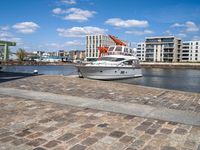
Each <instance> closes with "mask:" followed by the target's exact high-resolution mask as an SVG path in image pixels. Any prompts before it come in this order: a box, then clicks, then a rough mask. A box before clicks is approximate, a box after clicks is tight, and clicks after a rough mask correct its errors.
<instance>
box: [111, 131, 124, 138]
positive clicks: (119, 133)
mask: <svg viewBox="0 0 200 150" xmlns="http://www.w3.org/2000/svg"><path fill="white" fill-rule="evenodd" d="M124 134H125V132H122V131H113V132H111V133H110V134H109V136H111V137H114V138H120V137H121V136H122V135H124Z"/></svg>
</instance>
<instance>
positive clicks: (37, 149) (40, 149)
mask: <svg viewBox="0 0 200 150" xmlns="http://www.w3.org/2000/svg"><path fill="white" fill-rule="evenodd" d="M33 150H46V149H45V148H42V147H36V148H34V149H33Z"/></svg>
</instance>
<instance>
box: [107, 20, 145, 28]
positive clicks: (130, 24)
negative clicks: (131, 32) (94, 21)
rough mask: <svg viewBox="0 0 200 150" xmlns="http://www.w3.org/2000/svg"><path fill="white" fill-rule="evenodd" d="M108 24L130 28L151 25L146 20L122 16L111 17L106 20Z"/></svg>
mask: <svg viewBox="0 0 200 150" xmlns="http://www.w3.org/2000/svg"><path fill="white" fill-rule="evenodd" d="M105 23H106V24H109V25H111V26H115V27H121V28H129V27H147V26H148V25H149V23H148V21H146V20H134V19H133V20H122V19H120V18H110V19H108V20H106V22H105Z"/></svg>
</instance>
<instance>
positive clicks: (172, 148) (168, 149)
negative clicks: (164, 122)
mask: <svg viewBox="0 0 200 150" xmlns="http://www.w3.org/2000/svg"><path fill="white" fill-rule="evenodd" d="M161 150H177V149H176V148H175V147H172V146H163V147H162V148H161Z"/></svg>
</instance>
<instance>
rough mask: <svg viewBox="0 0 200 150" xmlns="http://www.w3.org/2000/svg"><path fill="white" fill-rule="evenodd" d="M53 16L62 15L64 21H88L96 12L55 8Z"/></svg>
mask: <svg viewBox="0 0 200 150" xmlns="http://www.w3.org/2000/svg"><path fill="white" fill-rule="evenodd" d="M52 12H53V14H55V15H61V17H62V18H63V19H64V20H74V21H80V22H82V21H87V20H88V19H89V18H92V17H93V16H94V14H95V13H96V12H95V11H90V10H83V9H80V8H69V9H67V10H64V9H61V8H55V9H53V10H52Z"/></svg>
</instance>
